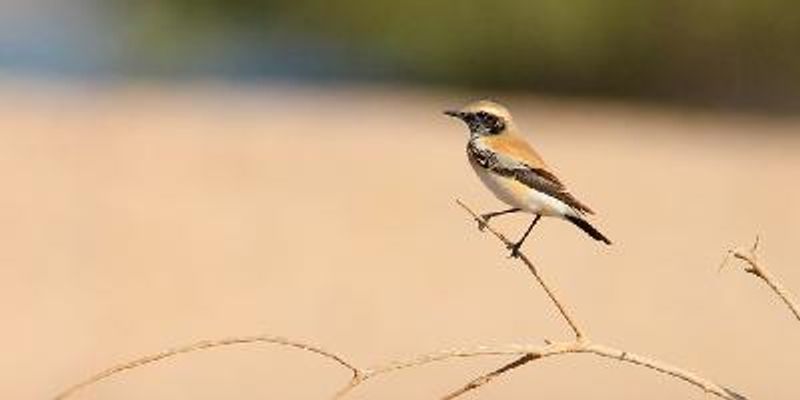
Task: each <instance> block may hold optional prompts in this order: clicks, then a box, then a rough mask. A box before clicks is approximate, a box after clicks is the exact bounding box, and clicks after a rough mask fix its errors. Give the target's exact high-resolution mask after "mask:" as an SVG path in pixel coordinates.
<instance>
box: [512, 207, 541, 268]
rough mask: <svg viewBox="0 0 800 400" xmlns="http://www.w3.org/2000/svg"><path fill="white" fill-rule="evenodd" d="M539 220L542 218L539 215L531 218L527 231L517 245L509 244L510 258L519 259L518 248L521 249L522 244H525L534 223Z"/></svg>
mask: <svg viewBox="0 0 800 400" xmlns="http://www.w3.org/2000/svg"><path fill="white" fill-rule="evenodd" d="M539 218H542V216H541V215H539V214H536V217H534V218H533V222H531V224H530V226H528V230H526V231H525V234H524V235H522V239H520V240H519V241H517V243H514V244H511V245H509V246H508V248H509V249H510V250H511V257H514V258H517V257H519V248H520V247H522V243H525V239H527V238H528V235H529V234H530V233H531V231H532V230H533V227H534V226H536V223H537V222H539Z"/></svg>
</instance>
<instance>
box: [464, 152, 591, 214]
mask: <svg viewBox="0 0 800 400" xmlns="http://www.w3.org/2000/svg"><path fill="white" fill-rule="evenodd" d="M470 165H471V166H472V169H473V170H475V173H476V174H477V175H478V178H480V180H481V182H483V184H484V185H486V187H487V188H489V190H491V191H492V193H494V195H495V197H497V198H498V199H499V200H500V201H502V202H504V203H506V204H508V205H510V206H511V207H515V208H520V209H522V210H524V211H527V212H529V213H532V214H540V215H544V216H555V217H563V216H564V215H573V214H576V213H575V211H574V210H572V208H571V207H569V206H568V205H566V204H564V203H563V202H562V201H561V200H558V199H556V198H555V197H552V196H549V195H547V194H544V193H542V192H539V191H537V190H534V189H531V188H529V187H527V186H525V185H523V184H522V183H520V182H518V181H516V180H515V179H512V178H507V177H504V176H500V175H497V174H495V173H492V172H489V171H487V170H486V169H485V168H483V167H481V166H480V165H478V164H477V163H476V162H475V161H473V160H471V159H470Z"/></svg>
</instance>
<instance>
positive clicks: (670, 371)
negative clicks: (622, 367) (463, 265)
mask: <svg viewBox="0 0 800 400" xmlns="http://www.w3.org/2000/svg"><path fill="white" fill-rule="evenodd" d="M458 204H459V205H460V206H461V207H463V208H464V209H465V210H466V211H467V212H469V213H470V214H471V215H472V216H473V218H475V220H477V221H478V222H479V223H480V224H481V226H484V227H486V228H488V230H489V232H491V233H492V234H494V235H495V236H496V237H497V238H498V239H499V240H500V241H501V242H503V244H505V245H509V244H510V243H511V242H510V241H509V240H508V239H506V238H505V236H503V235H502V234H501V233H499V232H498V231H496V230H495V229H494V228H492V227H491V226H490V225H489V224H488V223H487V222H486V221H485V220H484V219H483V218H481V217H480V216H479V215H478V214H476V213H475V212H473V211H472V210H471V209H470V208H469V207H467V206H466V205H465V204H464V203H462V202H460V201H458ZM734 255H736V254H734ZM738 258H741V257H738ZM519 259H520V260H522V262H523V263H524V264H525V266H526V267H527V268H528V270H529V271H530V272H531V274H533V276H534V277H535V278H536V280H537V282H538V283H539V285H541V287H542V288H543V289H544V291H545V293H547V296H548V297H549V298H550V300H551V301H552V302H553V304H554V305H555V306H556V308H557V309H558V311H559V313H560V314H561V316H562V317H563V319H564V321H566V322H567V324H568V325H569V327H570V328H571V329H572V332H573V333H574V335H575V339H574V340H572V341H567V342H556V343H550V342H548V343H546V344H545V345H543V346H535V345H512V346H506V347H478V348H474V349H467V350H448V351H439V352H435V353H429V354H423V355H420V356H416V357H413V358H410V359H406V360H398V361H391V362H388V363H385V364H379V365H377V366H374V367H372V368H364V369H362V368H359V367H357V366H356V365H355V364H353V363H351V362H349V361H346V360H345V359H344V358H343V357H341V356H339V355H337V354H335V353H332V352H330V351H327V350H324V349H322V348H320V347H317V346H312V345H309V344H305V343H301V342H298V341H295V340H292V339H287V338H284V337H280V336H272V335H260V336H245V337H233V338H227V339H220V340H206V341H200V342H196V343H193V344H189V345H186V346H181V347H176V348H174V349H170V350H166V351H163V352H161V353H157V354H153V355H149V356H145V357H141V358H138V359H135V360H132V361H129V362H125V363H122V364H119V365H117V366H114V367H111V368H109V369H107V370H105V371H102V372H100V373H98V374H96V375H94V376H92V377H90V378H88V379H86V380H85V381H83V382H80V383H78V384H76V385H73V386H71V387H70V388H68V389H66V390H64V391H63V392H61V393H60V394H58V395H57V396H56V397H55V398H56V399H57V400H65V399H67V398H68V397H72V395H74V394H75V393H77V392H78V391H80V390H82V389H84V388H86V387H88V386H90V385H93V384H95V383H97V382H99V381H101V380H104V379H106V378H108V377H111V376H113V375H116V374H119V373H121V372H125V371H129V370H132V369H134V368H138V367H141V366H144V365H147V364H150V363H153V362H157V361H160V360H163V359H165V358H169V357H173V356H177V355H180V354H186V353H191V352H195V351H201V350H208V349H213V348H218V347H223V346H230V345H236V344H254V343H270V344H275V345H280V346H287V347H292V348H295V349H299V350H301V351H305V352H310V353H313V354H316V355H318V356H320V357H323V358H327V359H329V360H332V361H334V362H336V363H337V364H338V365H340V366H341V367H343V368H345V369H347V370H348V371H350V373H351V374H352V377H351V379H350V381H349V382H348V383H347V384H346V385H344V386H343V387H342V388H341V389H340V390H339V391H338V392H337V393H336V394H335V395H334V398H335V399H341V398H343V397H345V396H346V395H347V394H348V393H350V392H351V391H352V390H353V389H355V388H356V387H358V386H359V385H361V384H362V383H364V382H366V381H367V380H369V379H371V378H374V377H376V376H379V375H383V374H389V373H392V372H396V371H400V370H404V369H408V368H414V367H419V366H423V365H426V364H430V363H434V362H440V361H445V360H451V359H459V358H471V357H483V356H512V355H513V356H517V358H516V359H515V360H514V361H512V362H510V363H507V364H505V365H503V366H502V367H500V368H497V369H495V370H493V371H491V372H489V373H486V374H484V375H482V376H480V377H478V378H476V379H474V380H472V381H470V382H468V383H467V384H466V385H464V386H463V387H461V388H459V389H457V390H455V391H453V392H452V393H449V394H447V395H446V396H445V397H444V399H454V398H456V397H459V396H461V395H462V394H465V393H467V392H469V391H472V390H474V389H477V388H479V387H481V386H483V385H486V384H488V383H489V382H491V381H492V380H493V379H494V378H496V377H499V376H501V375H503V374H506V373H508V372H510V371H512V370H514V369H516V368H519V367H521V366H523V365H525V364H528V363H530V362H531V361H534V360H539V359H542V358H545V357H551V356H559V355H566V354H592V355H595V356H598V357H603V358H609V359H612V360H616V361H619V362H623V363H629V364H633V365H638V366H641V367H644V368H647V369H650V370H653V371H657V372H660V373H662V374H666V375H668V376H671V377H673V378H676V379H679V380H682V381H684V382H686V383H689V384H691V385H694V386H696V387H698V388H700V389H702V390H703V391H704V392H706V393H710V394H713V395H715V396H717V397H719V398H722V399H727V400H745V399H746V398H745V397H744V396H742V395H740V394H737V393H736V392H734V391H732V390H730V389H727V388H725V387H723V386H720V385H717V384H715V383H714V382H712V381H710V380H708V379H705V378H703V377H701V376H699V375H697V374H695V373H692V372H690V371H687V370H685V369H683V368H679V367H676V366H673V365H670V364H666V363H664V362H661V361H659V360H655V359H652V358H649V357H645V356H641V355H637V354H633V353H629V352H626V351H623V350H619V349H615V348H612V347H608V346H603V345H599V344H594V343H592V342H590V341H589V340H588V339H587V337H586V335H585V334H584V333H583V331H582V330H581V329H580V328H579V327H578V324H577V323H576V322H575V320H574V319H573V318H572V317H571V316H570V314H569V312H568V311H567V308H566V307H565V306H564V303H563V302H562V301H561V300H559V298H558V296H557V295H556V292H555V290H554V289H553V288H552V287H551V286H550V285H548V284H547V283H546V282H545V281H544V279H543V278H542V276H541V274H540V273H539V271H538V270H537V269H536V268H535V267H534V265H533V263H532V262H531V261H530V260H529V259H528V257H527V256H526V255H525V254H522V253H520V255H519ZM742 259H744V260H746V261H747V260H748V259H747V258H742ZM752 259H753V262H752V263H751V268H753V272H752V273H755V274H760V275H758V276H760V277H761V278H762V279H764V280H765V281H767V282H768V283H769V282H772V281H771V280H770V278H769V274H767V273H765V270H763V269H761V268H760V267H759V266H757V263H755V261H754V258H752ZM755 271H760V272H755ZM748 272H749V271H748ZM770 286H771V287H773V285H772V284H770ZM773 289H774V290H776V292H779V294H780V291H779V290H777V289H775V287H773ZM778 289H780V287H779V286H778ZM787 303H788V304H790V307H791V304H793V303H791V302H787ZM793 310H796V308H793Z"/></svg>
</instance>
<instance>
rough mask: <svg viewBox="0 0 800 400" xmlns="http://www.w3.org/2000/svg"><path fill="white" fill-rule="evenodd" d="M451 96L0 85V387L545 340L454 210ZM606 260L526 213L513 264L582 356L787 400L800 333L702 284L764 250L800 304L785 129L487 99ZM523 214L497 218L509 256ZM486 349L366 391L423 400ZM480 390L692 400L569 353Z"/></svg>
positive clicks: (158, 380)
mask: <svg viewBox="0 0 800 400" xmlns="http://www.w3.org/2000/svg"><path fill="white" fill-rule="evenodd" d="M468 97H469V96H467V95H463V94H456V93H450V94H448V93H442V92H440V93H433V94H430V93H424V92H419V91H401V92H398V91H395V90H385V89H384V90H381V89H369V88H363V89H352V90H343V89H336V88H328V89H320V90H311V89H308V88H305V89H298V88H291V87H288V86H280V85H268V84H264V85H257V86H253V87H250V88H247V89H245V88H242V87H239V88H235V87H229V86H222V85H214V84H200V83H197V84H188V83H187V84H183V85H173V86H168V85H161V86H159V85H155V84H146V85H137V86H119V85H117V86H113V85H80V84H77V85H61V84H54V83H50V84H47V83H30V82H28V83H19V82H11V81H3V82H2V83H0V104H2V107H0V163H2V168H1V169H0V182H2V184H3V185H4V187H5V189H4V191H3V195H2V196H0V226H1V227H2V228H0V235H2V245H0V248H1V249H2V251H0V257H1V258H0V260H2V269H0V315H2V316H3V320H4V323H3V329H2V331H0V343H2V355H3V357H2V358H0V395H2V397H3V398H6V399H44V398H49V397H51V396H52V395H54V394H55V393H56V392H57V391H59V390H60V389H62V388H64V387H65V386H67V385H69V384H71V383H74V382H76V381H79V380H82V379H83V378H85V377H86V376H87V375H89V374H91V373H93V372H95V371H97V370H99V369H102V368H104V367H107V366H110V365H112V364H114V363H116V362H119V361H124V360H127V359H129V358H132V357H135V356H139V355H143V354H147V353H151V352H155V351H159V350H162V349H165V348H169V347H172V346H176V345H179V344H183V343H188V342H192V341H195V340H198V339H206V338H208V339H210V338H219V337H225V336H230V335H251V334H258V333H274V334H279V335H285V336H290V337H293V338H296V339H299V340H304V341H308V342H311V343H315V344H318V345H321V346H323V347H325V348H328V349H330V350H333V351H336V352H339V353H341V354H342V355H346V356H347V357H349V358H350V359H351V360H353V361H354V362H356V363H359V364H362V365H365V366H366V365H371V364H375V363H377V362H380V361H384V360H388V359H393V358H398V357H399V358H402V357H407V356H411V355H414V354H418V353H425V352H429V351H434V350H439V349H447V348H453V347H462V346H472V345H479V344H488V345H502V344H507V343H541V341H542V340H543V339H544V338H549V339H551V340H559V339H568V338H569V331H568V330H567V329H566V327H565V325H564V324H563V323H562V321H561V320H559V319H558V318H557V316H556V314H555V312H554V309H553V307H552V306H551V305H550V304H549V303H548V302H547V301H546V298H545V296H544V294H543V293H542V291H541V290H540V289H539V288H538V287H536V286H535V285H534V283H533V281H532V279H531V277H530V276H529V275H528V273H527V272H525V271H524V270H523V269H522V268H521V267H520V265H518V264H517V263H516V262H514V261H511V260H508V259H506V258H505V256H506V252H505V250H504V249H502V248H501V247H500V246H499V244H498V243H497V242H496V241H495V239H493V238H491V237H489V236H488V235H486V234H481V233H479V232H478V231H477V230H476V229H475V224H474V223H473V222H472V221H470V220H469V218H468V217H467V216H466V214H465V213H464V212H463V211H462V210H460V209H459V208H458V207H457V206H456V205H455V203H454V199H455V198H457V197H458V198H462V199H464V200H465V201H467V202H468V203H469V204H471V205H473V206H475V207H476V208H478V209H480V210H481V211H488V210H495V209H498V208H500V205H499V203H498V202H497V201H495V200H494V199H493V198H492V197H491V195H490V194H489V193H488V192H486V191H485V190H484V189H483V188H482V187H481V186H480V184H479V182H478V180H477V179H476V178H475V177H474V176H473V175H472V172H471V171H470V170H469V167H468V166H467V164H466V162H465V158H464V150H463V147H464V140H465V133H464V128H463V127H462V126H461V125H459V124H458V123H456V122H455V121H453V120H450V119H447V118H445V117H444V116H443V115H441V114H440V110H442V109H444V108H447V107H452V106H457V105H460V104H461V103H463V102H464V101H466V100H467V99H468ZM501 99H503V100H506V102H507V103H509V105H510V106H511V109H512V111H514V112H516V114H517V115H518V119H519V122H520V124H521V125H522V126H523V127H524V128H527V130H528V131H529V132H530V133H529V136H530V138H532V139H533V140H535V141H536V143H538V146H539V147H540V150H541V152H542V153H543V154H544V155H545V158H546V159H547V160H548V161H549V162H550V163H551V164H553V165H554V166H555V167H556V169H557V170H558V171H559V172H560V174H561V176H562V178H563V179H564V180H565V181H566V182H567V183H568V185H569V186H570V187H571V188H572V189H573V191H574V192H575V193H576V195H577V196H578V197H579V198H581V199H583V200H584V201H585V202H587V203H588V204H590V205H591V206H592V207H593V208H595V209H596V210H597V211H598V214H599V216H598V218H596V219H595V221H596V224H597V225H598V227H600V228H601V229H602V230H603V231H604V232H605V233H607V234H608V235H609V237H611V238H612V239H613V240H614V241H615V245H614V246H613V247H610V248H606V247H603V246H601V245H599V244H598V243H597V242H594V241H591V240H589V239H588V238H587V237H586V236H584V234H583V233H582V232H580V231H578V230H576V229H575V228H573V227H572V226H570V225H567V224H565V223H562V222H560V221H554V220H546V221H545V222H544V223H541V224H540V226H539V227H538V228H537V230H536V231H535V232H534V235H533V239H532V240H530V241H529V242H528V243H527V244H526V246H525V250H526V251H527V252H528V253H529V254H530V255H531V256H532V258H533V259H534V260H535V261H536V262H537V263H538V264H539V266H540V268H541V269H542V271H543V273H544V274H545V275H546V277H548V278H549V279H550V280H551V281H552V282H553V283H554V285H556V286H557V287H558V289H559V291H560V293H561V295H562V296H563V297H564V298H565V299H566V301H567V303H568V304H569V306H570V307H571V308H572V310H573V311H574V314H575V316H576V317H577V319H578V320H579V322H581V323H582V324H583V325H584V327H585V329H586V330H587V331H588V332H589V334H590V335H591V336H592V337H593V338H594V340H596V341H598V342H603V343H607V344H609V345H614V346H618V347H621V348H623V349H625V350H629V351H634V352H639V353H643V354H647V355H652V356H655V357H658V358H661V359H664V360H666V361H670V362H673V363H676V364H678V365H682V366H685V367H687V368H690V369H693V370H696V371H698V372H701V373H702V374H703V375H706V376H708V377H709V378H712V379H714V380H716V381H718V382H720V383H722V384H726V385H730V386H732V387H734V388H736V389H738V390H740V391H742V392H744V393H745V394H747V395H749V396H750V397H751V398H753V399H769V400H781V399H787V400H788V399H797V398H798V395H800V389H798V387H797V385H796V382H795V381H796V378H797V374H798V372H797V371H798V370H800V360H798V356H800V350H798V349H799V348H800V324H798V323H797V322H796V321H794V320H793V319H792V318H791V316H790V314H789V313H788V311H787V310H786V309H785V308H784V306H783V305H782V304H781V303H779V302H778V301H777V299H776V298H774V297H773V295H772V293H771V292H769V291H768V290H767V289H766V288H765V287H764V286H763V285H762V284H761V283H760V282H758V281H756V280H754V279H753V278H752V277H750V276H749V275H745V274H743V273H741V272H740V271H738V270H737V269H736V268H730V269H728V270H725V271H723V272H722V273H718V272H717V268H718V266H719V264H720V262H721V260H722V258H723V255H724V253H725V250H726V249H728V248H730V247H732V246H736V245H747V244H750V243H751V241H752V239H753V237H754V236H755V234H757V233H758V234H761V236H762V240H763V247H762V257H763V259H764V261H765V262H766V263H767V264H768V266H769V267H770V268H771V269H772V271H773V273H774V274H775V275H777V276H778V277H780V278H781V279H782V280H783V281H784V283H785V284H786V285H787V286H788V287H789V288H794V290H795V292H797V293H800V268H798V266H800V263H798V257H800V249H798V244H800V243H799V241H798V239H800V211H798V209H797V205H798V202H799V201H800V187H798V184H799V183H800V120H791V119H768V118H765V117H744V116H735V115H720V114H702V113H689V112H683V111H679V110H659V109H652V108H631V107H627V106H623V105H608V104H606V105H603V104H593V103H581V102H568V101H552V100H544V99H537V98H528V99H526V98H520V97H504V96H501ZM527 221H528V219H527V218H522V217H509V218H508V219H506V220H505V221H502V222H500V223H499V224H498V226H499V227H500V228H501V229H502V230H503V231H505V232H508V233H509V235H511V236H513V237H516V236H517V235H518V234H519V233H520V232H521V229H522V228H523V225H524V224H525V223H526V222H527ZM505 361H507V359H506V358H483V359H479V360H460V361H454V362H449V363H444V364H438V365H434V366H430V367H426V368H424V369H419V370H415V371H408V372H402V373H399V374H396V375H392V376H388V377H386V378H382V379H378V380H376V381H374V382H369V383H368V384H367V385H365V386H363V387H361V388H360V389H359V390H358V391H356V392H355V393H354V395H353V397H352V398H354V399H435V398H437V396H440V395H442V394H443V393H446V392H447V391H449V390H451V389H454V388H456V387H458V386H460V385H461V384H463V383H465V382H466V381H468V380H469V379H471V378H473V377H475V376H476V375H478V374H479V373H481V372H484V371H487V370H489V369H491V368H495V367H497V366H499V365H501V364H502V363H504V362H505ZM347 378H348V376H347V373H346V372H345V371H344V370H341V369H337V367H336V366H335V365H334V364H332V363H330V362H329V361H326V360H321V359H316V358H314V357H312V356H309V355H306V354H304V353H298V352H293V351H290V350H286V349H282V348H276V347H272V346H269V345H255V346H244V347H238V348H227V349H221V350H214V351H210V352H205V353H196V354H192V355H188V356H183V357H180V358H175V359H172V360H169V361H166V362H163V363H160V364H157V365H154V366H151V367H146V368H143V369H139V370H136V371H133V372H130V373H126V374H124V375H120V376H117V377H114V378H112V379H109V380H107V381H104V382H103V383H101V384H99V385H97V386H95V387H92V388H89V389H87V390H86V391H85V392H83V393H82V394H81V395H80V396H78V398H81V399H144V398H146V399H181V398H186V399H218V398H235V399H323V398H326V396H327V395H329V394H330V393H331V392H333V391H334V390H335V389H336V388H337V387H338V385H340V384H342V383H344V382H345V381H346V380H347ZM468 398H475V399H478V398H480V399H531V398H544V399H580V398H584V399H585V398H591V399H645V398H646V399H650V400H660V399H664V400H666V399H698V400H700V399H705V397H704V395H703V394H702V393H700V392H699V391H698V390H696V389H695V388H693V387H689V386H687V385H686V384H684V383H682V382H678V381H675V380H673V379H669V378H666V377H664V376H661V375H657V374H654V373H653V372H651V371H647V370H643V369H639V368H636V367H630V366H625V365H621V364H618V363H615V362H613V361H608V360H599V359H596V358H593V357H591V356H568V357H565V358H560V359H549V360H543V361H541V362H537V363H536V364H531V365H529V366H527V367H525V368H523V369H520V370H517V371H516V372H514V373H512V374H510V375H507V376H506V377H504V378H502V379H500V380H498V381H497V382H495V383H494V384H492V385H490V386H487V387H485V388H484V389H482V390H481V391H479V392H475V393H474V394H473V395H471V396H469V397H468Z"/></svg>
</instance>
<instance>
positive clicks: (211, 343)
mask: <svg viewBox="0 0 800 400" xmlns="http://www.w3.org/2000/svg"><path fill="white" fill-rule="evenodd" d="M251 343H270V344H276V345H280V346H288V347H293V348H296V349H300V350H303V351H306V352H310V353H313V354H317V355H319V356H322V357H324V358H327V359H330V360H333V361H335V362H336V363H338V364H339V365H341V366H342V367H344V368H347V369H348V370H350V372H352V373H353V380H356V379H358V378H359V376H360V375H361V371H360V370H359V369H358V368H356V367H355V366H353V364H351V363H350V362H348V361H345V360H344V359H343V358H342V357H339V356H338V355H336V354H334V353H331V352H329V351H327V350H324V349H322V348H319V347H316V346H312V345H308V344H305V343H301V342H298V341H295V340H292V339H287V338H284V337H280V336H272V335H259V336H240V337H231V338H226V339H219V340H202V341H199V342H195V343H192V344H188V345H185V346H180V347H175V348H173V349H169V350H165V351H162V352H160V353H157V354H152V355H148V356H144V357H140V358H137V359H135V360H132V361H128V362H124V363H122V364H118V365H115V366H113V367H111V368H108V369H106V370H104V371H101V372H99V373H97V374H95V375H93V376H91V377H90V378H88V379H86V380H85V381H83V382H80V383H77V384H75V385H73V386H71V387H69V388H67V389H66V390H64V391H63V392H61V393H59V394H58V395H56V396H55V399H56V400H64V399H66V398H68V397H71V396H72V395H74V394H75V393H77V392H78V391H80V390H81V389H84V388H86V387H87V386H90V385H93V384H95V383H97V382H99V381H101V380H103V379H106V378H108V377H110V376H112V375H116V374H118V373H120V372H124V371H127V370H131V369H134V368H138V367H141V366H144V365H147V364H150V363H153V362H156V361H161V360H163V359H165V358H170V357H174V356H177V355H181V354H187V353H192V352H195V351H199V350H208V349H212V348H216V347H223V346H231V345H236V344H251Z"/></svg>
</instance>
